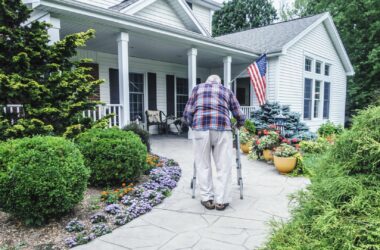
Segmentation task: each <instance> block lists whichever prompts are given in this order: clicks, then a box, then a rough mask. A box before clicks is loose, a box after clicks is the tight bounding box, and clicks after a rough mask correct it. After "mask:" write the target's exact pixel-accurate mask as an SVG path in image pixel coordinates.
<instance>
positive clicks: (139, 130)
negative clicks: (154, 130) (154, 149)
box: [123, 123, 150, 152]
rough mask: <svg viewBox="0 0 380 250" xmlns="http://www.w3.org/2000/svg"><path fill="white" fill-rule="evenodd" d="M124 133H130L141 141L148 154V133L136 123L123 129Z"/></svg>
mask: <svg viewBox="0 0 380 250" xmlns="http://www.w3.org/2000/svg"><path fill="white" fill-rule="evenodd" d="M123 130H124V131H132V132H133V133H135V134H136V135H138V136H139V137H140V139H141V141H142V143H144V144H145V146H146V148H147V150H148V152H150V139H149V138H150V135H149V132H148V131H146V130H145V129H143V128H141V127H140V126H139V125H138V124H136V123H131V124H129V125H127V126H125V127H124V128H123Z"/></svg>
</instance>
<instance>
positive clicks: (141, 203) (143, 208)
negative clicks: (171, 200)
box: [127, 199, 152, 218]
mask: <svg viewBox="0 0 380 250" xmlns="http://www.w3.org/2000/svg"><path fill="white" fill-rule="evenodd" d="M150 210H152V205H151V204H150V202H149V201H147V200H144V199H136V200H134V201H133V202H132V204H131V205H130V206H129V207H128V208H127V213H128V214H129V215H130V216H131V218H137V217H139V216H140V215H143V214H146V213H147V212H149V211H150Z"/></svg>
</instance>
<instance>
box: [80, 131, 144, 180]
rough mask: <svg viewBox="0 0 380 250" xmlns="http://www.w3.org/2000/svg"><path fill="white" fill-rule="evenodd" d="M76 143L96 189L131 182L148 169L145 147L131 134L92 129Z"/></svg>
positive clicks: (129, 132) (137, 137) (128, 132)
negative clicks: (89, 170)
mask: <svg viewBox="0 0 380 250" xmlns="http://www.w3.org/2000/svg"><path fill="white" fill-rule="evenodd" d="M76 143H77V145H78V147H79V149H80V151H81V152H82V154H83V156H84V158H85V164H86V166H88V167H89V168H90V169H91V177H90V183H91V185H93V186H110V185H117V184H121V183H122V182H132V181H134V180H135V179H136V178H137V177H139V176H140V175H141V174H142V173H143V172H144V170H145V169H146V156H147V150H146V147H145V145H144V144H143V143H142V142H141V140H140V138H139V136H137V135H136V134H134V133H133V132H131V131H123V130H120V129H118V128H110V129H91V130H88V131H87V132H85V133H83V134H81V135H80V136H79V137H78V138H77V139H76Z"/></svg>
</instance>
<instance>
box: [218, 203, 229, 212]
mask: <svg viewBox="0 0 380 250" xmlns="http://www.w3.org/2000/svg"><path fill="white" fill-rule="evenodd" d="M228 205H230V204H229V203H224V204H216V205H215V208H216V210H219V211H223V210H224V209H226V208H227V207H228Z"/></svg>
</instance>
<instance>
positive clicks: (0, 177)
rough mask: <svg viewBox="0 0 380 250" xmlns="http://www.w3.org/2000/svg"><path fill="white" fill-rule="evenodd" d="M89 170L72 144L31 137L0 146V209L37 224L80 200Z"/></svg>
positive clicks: (60, 212)
mask: <svg viewBox="0 0 380 250" xmlns="http://www.w3.org/2000/svg"><path fill="white" fill-rule="evenodd" d="M88 177H89V170H88V169H87V168H86V167H85V165H84V163H83V157H82V155H81V153H80V151H79V150H78V149H77V148H76V147H75V145H74V144H73V143H72V142H69V141H67V140H65V139H63V138H59V137H39V136H38V137H33V138H23V139H17V140H9V141H7V142H3V143H0V204H1V205H0V207H1V209H2V210H3V211H5V212H8V213H11V214H12V215H14V216H16V217H18V218H20V219H22V220H23V221H24V222H25V223H26V224H33V225H40V224H42V223H45V222H46V221H47V220H48V219H49V218H52V217H57V216H60V215H62V214H65V213H67V212H68V211H70V210H71V209H72V208H73V207H74V206H75V205H76V204H78V203H79V202H80V201H81V200H82V199H83V193H84V191H85V190H86V187H87V180H88Z"/></svg>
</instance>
